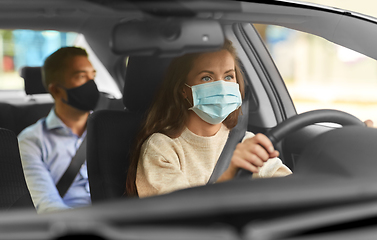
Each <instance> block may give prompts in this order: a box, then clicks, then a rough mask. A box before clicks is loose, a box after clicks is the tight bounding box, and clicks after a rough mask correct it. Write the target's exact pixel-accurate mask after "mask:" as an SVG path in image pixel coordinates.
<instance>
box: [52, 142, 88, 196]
mask: <svg viewBox="0 0 377 240" xmlns="http://www.w3.org/2000/svg"><path fill="white" fill-rule="evenodd" d="M85 159H86V136H85V138H84V140H83V141H82V143H81V145H80V147H79V149H77V151H76V154H75V156H73V158H72V160H71V163H70V164H69V166H68V168H67V170H65V172H64V174H63V176H62V177H61V178H60V180H59V182H58V183H57V184H56V188H57V189H58V191H59V194H60V196H61V197H64V195H65V194H66V192H67V191H68V188H69V187H70V186H71V185H72V183H73V180H74V179H75V177H76V175H77V173H78V172H79V171H80V168H81V166H82V165H83V164H84V162H85Z"/></svg>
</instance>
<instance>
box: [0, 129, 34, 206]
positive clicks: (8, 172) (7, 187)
mask: <svg viewBox="0 0 377 240" xmlns="http://www.w3.org/2000/svg"><path fill="white" fill-rule="evenodd" d="M0 193H1V194H0V210H11V209H17V208H29V209H34V205H33V202H32V200H31V196H30V193H29V190H28V188H27V185H26V182H25V177H24V173H23V170H22V164H21V158H20V153H19V149H18V141H17V137H16V135H15V134H14V133H13V132H12V131H10V130H8V129H4V128H0Z"/></svg>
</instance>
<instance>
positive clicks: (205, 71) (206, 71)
mask: <svg viewBox="0 0 377 240" xmlns="http://www.w3.org/2000/svg"><path fill="white" fill-rule="evenodd" d="M202 73H209V74H214V72H211V71H208V70H203V71H200V72H199V73H198V74H197V75H200V74H202Z"/></svg>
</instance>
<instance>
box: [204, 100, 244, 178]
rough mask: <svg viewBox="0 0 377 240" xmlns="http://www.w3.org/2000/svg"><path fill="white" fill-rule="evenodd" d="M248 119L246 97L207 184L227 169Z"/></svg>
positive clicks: (242, 135)
mask: <svg viewBox="0 0 377 240" xmlns="http://www.w3.org/2000/svg"><path fill="white" fill-rule="evenodd" d="M248 119H249V99H248V96H247V95H246V96H245V99H244V101H243V103H242V115H240V116H238V123H237V126H235V127H234V128H233V129H232V130H231V131H230V133H229V137H228V140H227V141H226V143H225V146H224V148H223V151H222V152H221V155H220V157H219V159H218V160H217V163H216V165H215V168H214V169H213V172H212V175H211V177H210V178H209V180H208V183H207V184H211V183H215V182H216V181H217V179H218V178H219V177H220V176H221V175H222V174H223V173H224V172H225V170H226V169H227V168H228V167H229V164H230V160H231V159H232V156H233V152H234V150H235V149H236V146H237V144H238V143H239V142H241V141H242V139H243V138H244V137H245V133H246V131H247V124H248Z"/></svg>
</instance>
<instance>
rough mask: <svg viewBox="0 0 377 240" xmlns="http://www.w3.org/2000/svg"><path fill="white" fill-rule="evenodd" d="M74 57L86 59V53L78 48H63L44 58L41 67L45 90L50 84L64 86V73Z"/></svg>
mask: <svg viewBox="0 0 377 240" xmlns="http://www.w3.org/2000/svg"><path fill="white" fill-rule="evenodd" d="M76 56H85V57H88V53H87V52H86V51H85V49H82V48H78V47H63V48H60V49H58V50H57V51H56V52H54V53H53V54H51V55H50V56H49V57H47V58H46V60H45V62H44V64H43V67H42V81H43V85H44V87H45V88H46V89H47V90H48V85H49V84H50V83H61V84H64V82H63V81H64V79H63V76H64V71H65V70H66V68H67V64H68V62H69V61H70V60H71V59H72V58H73V57H76Z"/></svg>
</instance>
